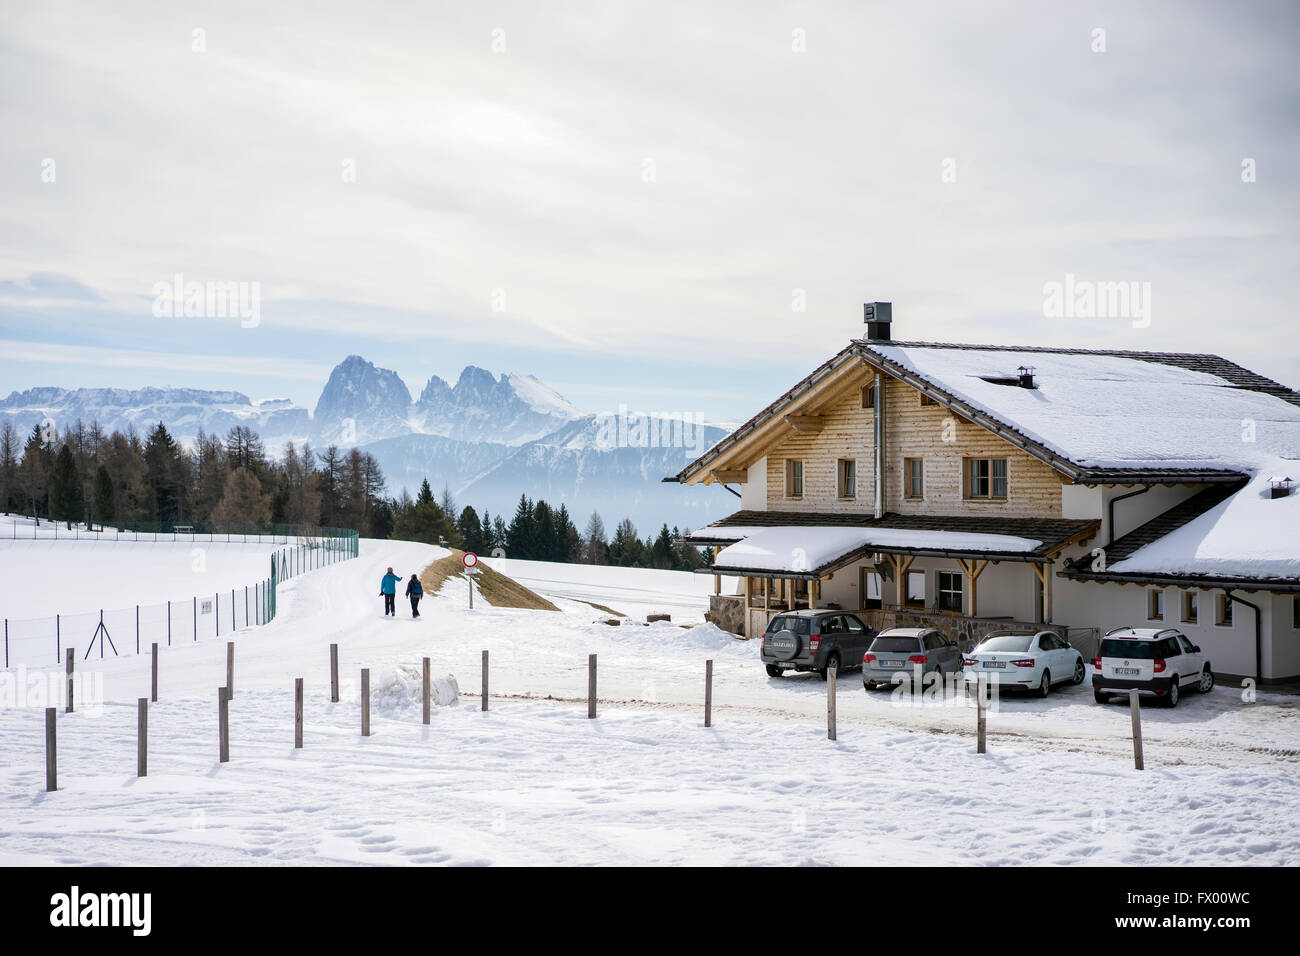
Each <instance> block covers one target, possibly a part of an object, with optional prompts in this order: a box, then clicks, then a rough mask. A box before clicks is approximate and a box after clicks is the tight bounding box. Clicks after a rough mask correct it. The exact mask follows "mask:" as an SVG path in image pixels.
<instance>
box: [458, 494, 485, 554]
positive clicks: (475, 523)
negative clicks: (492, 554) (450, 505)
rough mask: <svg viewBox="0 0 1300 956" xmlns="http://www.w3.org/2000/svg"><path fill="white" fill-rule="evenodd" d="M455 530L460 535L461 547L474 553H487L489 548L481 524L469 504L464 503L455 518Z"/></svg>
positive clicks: (476, 513)
mask: <svg viewBox="0 0 1300 956" xmlns="http://www.w3.org/2000/svg"><path fill="white" fill-rule="evenodd" d="M456 532H457V533H458V534H459V535H460V542H461V547H463V548H464V549H465V550H466V551H473V552H474V553H475V554H487V553H488V551H489V550H490V549H489V547H488V545H487V541H486V540H485V539H484V537H483V525H482V523H481V522H480V521H479V517H478V512H477V511H475V510H474V508H473V507H472V506H471V505H466V506H465V509H464V510H463V511H462V512H461V513H460V517H459V518H457V519H456Z"/></svg>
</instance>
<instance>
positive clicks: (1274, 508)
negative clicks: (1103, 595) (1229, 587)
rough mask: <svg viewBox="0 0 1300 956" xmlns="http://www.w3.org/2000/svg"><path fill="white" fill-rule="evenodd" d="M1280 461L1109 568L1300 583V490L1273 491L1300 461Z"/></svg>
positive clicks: (1116, 571) (1297, 474) (1294, 474)
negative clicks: (1283, 493) (1274, 493)
mask: <svg viewBox="0 0 1300 956" xmlns="http://www.w3.org/2000/svg"><path fill="white" fill-rule="evenodd" d="M1276 464H1277V465H1279V466H1281V467H1278V468H1276V469H1272V470H1268V471H1264V472H1261V473H1260V474H1259V475H1257V476H1256V477H1255V478H1254V479H1252V480H1251V481H1250V482H1248V483H1247V484H1246V485H1245V487H1243V488H1242V489H1241V490H1240V491H1238V492H1236V493H1235V494H1233V495H1230V496H1229V497H1227V498H1226V499H1225V500H1223V501H1222V502H1220V503H1219V504H1217V505H1214V506H1213V507H1211V508H1209V509H1208V510H1207V511H1205V512H1203V513H1201V514H1200V515H1198V516H1196V517H1194V518H1192V519H1191V520H1189V521H1187V522H1186V523H1185V524H1183V525H1181V526H1180V527H1178V528H1175V529H1174V530H1172V531H1170V532H1169V533H1167V534H1164V535H1163V536H1161V537H1158V538H1156V539H1155V540H1154V541H1151V542H1150V543H1148V544H1144V545H1142V546H1140V547H1138V548H1137V549H1136V550H1133V551H1132V552H1131V553H1130V554H1128V555H1127V556H1126V557H1124V558H1123V560H1120V561H1116V562H1114V563H1112V564H1110V565H1109V566H1108V567H1107V569H1106V570H1107V571H1108V572H1109V573H1111V574H1122V575H1162V576H1163V575H1168V576H1175V577H1180V578H1194V579H1233V578H1236V579H1242V580H1249V581H1286V580H1288V579H1289V580H1290V581H1291V582H1292V583H1295V584H1297V585H1300V493H1295V492H1293V493H1292V494H1290V495H1288V496H1287V497H1284V498H1273V497H1271V495H1270V491H1271V488H1272V484H1273V481H1274V479H1280V478H1285V477H1291V478H1293V479H1295V478H1300V470H1298V469H1297V468H1296V467H1295V466H1296V465H1298V464H1300V462H1296V461H1291V462H1289V463H1288V462H1277V463H1276ZM1139 530H1140V529H1139ZM1116 544H1117V545H1122V544H1123V539H1121V541H1119V542H1116Z"/></svg>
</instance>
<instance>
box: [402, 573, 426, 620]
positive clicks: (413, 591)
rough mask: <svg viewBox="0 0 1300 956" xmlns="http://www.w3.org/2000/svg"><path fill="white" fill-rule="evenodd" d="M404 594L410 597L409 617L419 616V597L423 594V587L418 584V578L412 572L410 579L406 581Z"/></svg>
mask: <svg viewBox="0 0 1300 956" xmlns="http://www.w3.org/2000/svg"><path fill="white" fill-rule="evenodd" d="M406 596H407V597H409V598H410V599H411V617H419V616H420V598H421V597H423V596H424V588H423V587H422V586H421V584H420V579H419V578H417V577H416V576H415V575H414V574H412V575H411V580H409V581H407V582H406Z"/></svg>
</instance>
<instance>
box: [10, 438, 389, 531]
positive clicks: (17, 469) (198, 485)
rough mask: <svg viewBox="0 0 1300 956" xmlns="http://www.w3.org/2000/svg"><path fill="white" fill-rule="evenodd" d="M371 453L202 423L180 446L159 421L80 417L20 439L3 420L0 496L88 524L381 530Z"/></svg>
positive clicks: (385, 506)
mask: <svg viewBox="0 0 1300 956" xmlns="http://www.w3.org/2000/svg"><path fill="white" fill-rule="evenodd" d="M383 491H384V476H383V473H382V472H381V471H380V468H379V465H378V463H377V462H376V461H375V459H374V458H373V457H372V456H371V455H369V454H368V453H366V452H363V451H359V450H358V449H355V448H353V449H347V450H344V449H340V448H338V447H337V446H335V445H331V446H329V447H328V448H327V449H325V450H324V451H323V452H317V451H315V450H313V449H312V447H311V445H310V444H308V443H306V442H304V443H303V445H302V446H301V447H297V446H295V445H294V444H293V443H292V442H290V443H289V444H287V445H286V446H285V448H284V454H283V457H281V458H280V459H278V460H277V459H272V458H271V457H270V456H269V455H268V454H267V452H266V449H265V448H264V447H263V445H262V440H261V439H260V438H259V437H258V435H257V433H256V432H254V431H253V430H252V429H249V428H247V427H245V426H243V425H238V426H235V427H234V428H231V429H230V431H229V432H227V434H226V436H225V438H221V437H219V436H217V435H209V434H206V433H204V432H203V431H202V430H200V432H199V434H198V435H197V437H196V438H195V440H194V443H193V445H192V446H191V447H189V448H187V447H185V446H184V445H183V444H181V443H180V442H178V441H176V439H175V438H173V437H172V435H171V433H170V432H169V431H168V430H167V426H166V425H164V424H163V423H162V422H159V423H158V424H157V425H156V426H154V427H153V428H151V429H150V430H149V433H148V435H146V436H145V437H144V438H143V439H142V438H141V437H140V436H139V435H138V434H137V433H136V432H135V430H134V429H128V430H127V431H126V432H121V431H114V432H112V433H105V432H104V430H103V429H102V428H100V427H99V425H98V424H96V423H92V424H90V425H85V424H84V423H82V422H80V421H78V422H76V423H75V424H73V425H70V426H68V427H66V428H65V429H64V430H63V432H62V433H61V434H60V433H59V432H58V431H57V430H56V429H54V428H53V427H52V426H49V427H45V426H41V425H37V426H34V427H33V428H32V430H31V433H30V434H28V436H27V437H26V439H25V440H23V439H22V438H21V436H20V435H19V433H18V432H17V430H16V429H15V428H14V426H13V424H12V423H11V422H6V423H5V424H4V425H3V426H2V427H0V500H2V501H3V507H4V510H5V513H6V514H9V513H10V512H14V511H17V512H20V513H23V514H28V515H31V516H32V517H34V518H36V519H37V520H38V521H39V520H40V519H42V518H47V519H50V520H54V521H60V522H66V523H68V524H71V523H72V522H78V523H80V522H85V523H88V524H98V525H108V524H134V523H140V522H165V523H169V524H191V525H200V524H207V523H235V524H258V525H265V524H307V525H324V526H327V527H339V528H354V529H356V530H357V531H359V532H360V533H361V534H363V535H365V536H368V537H380V538H383V537H387V536H388V534H389V533H390V532H391V530H392V526H393V520H394V515H393V513H392V504H391V502H390V501H388V500H387V499H385V498H384V497H383Z"/></svg>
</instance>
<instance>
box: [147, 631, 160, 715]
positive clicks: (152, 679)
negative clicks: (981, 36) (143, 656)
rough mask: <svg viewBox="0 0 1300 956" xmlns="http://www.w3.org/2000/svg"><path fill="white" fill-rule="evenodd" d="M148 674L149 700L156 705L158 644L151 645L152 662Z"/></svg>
mask: <svg viewBox="0 0 1300 956" xmlns="http://www.w3.org/2000/svg"><path fill="white" fill-rule="evenodd" d="M149 670H150V673H149V699H150V700H151V701H153V702H154V703H155V704H156V703H158V642H157V641H155V642H154V645H153V661H152V662H151V664H150V668H149Z"/></svg>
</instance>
